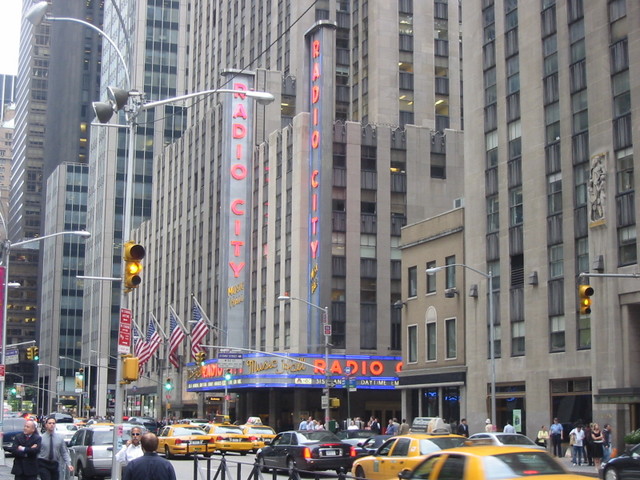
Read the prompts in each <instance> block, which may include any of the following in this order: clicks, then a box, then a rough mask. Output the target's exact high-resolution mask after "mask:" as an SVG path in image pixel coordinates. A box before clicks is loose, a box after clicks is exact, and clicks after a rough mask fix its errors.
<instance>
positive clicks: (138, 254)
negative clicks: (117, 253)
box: [122, 241, 145, 290]
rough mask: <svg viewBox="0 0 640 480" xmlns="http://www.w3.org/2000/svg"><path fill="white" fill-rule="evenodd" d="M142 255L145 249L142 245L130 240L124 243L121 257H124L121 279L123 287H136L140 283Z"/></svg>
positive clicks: (128, 288)
mask: <svg viewBox="0 0 640 480" xmlns="http://www.w3.org/2000/svg"><path fill="white" fill-rule="evenodd" d="M144 255H145V250H144V247H143V246H142V245H139V244H137V243H136V242H131V241H129V242H127V243H125V244H124V248H123V252H122V257H123V258H124V272H123V280H124V287H125V289H127V290H130V289H132V288H138V286H139V285H140V284H141V283H142V277H141V276H140V274H141V273H142V259H143V258H144Z"/></svg>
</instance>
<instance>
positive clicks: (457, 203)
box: [453, 197, 464, 208]
mask: <svg viewBox="0 0 640 480" xmlns="http://www.w3.org/2000/svg"><path fill="white" fill-rule="evenodd" d="M461 207H464V197H458V198H455V199H454V200H453V208H461Z"/></svg>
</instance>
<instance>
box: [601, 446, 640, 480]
mask: <svg viewBox="0 0 640 480" xmlns="http://www.w3.org/2000/svg"><path fill="white" fill-rule="evenodd" d="M602 472H603V475H602V478H604V480H637V479H638V478H640V444H638V445H636V446H635V447H633V448H632V449H631V450H629V451H628V452H625V453H623V454H621V455H619V456H618V457H615V458H612V459H611V460H609V461H608V462H607V463H605V464H604V466H603V470H602Z"/></svg>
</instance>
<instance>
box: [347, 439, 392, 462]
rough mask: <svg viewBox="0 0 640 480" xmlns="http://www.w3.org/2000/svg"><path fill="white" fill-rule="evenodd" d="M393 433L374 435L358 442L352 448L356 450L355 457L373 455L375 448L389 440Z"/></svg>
mask: <svg viewBox="0 0 640 480" xmlns="http://www.w3.org/2000/svg"><path fill="white" fill-rule="evenodd" d="M392 436H393V435H374V436H373V437H369V438H367V439H366V440H364V441H362V442H360V443H358V445H357V446H356V447H355V448H354V450H355V451H356V457H364V456H366V455H373V454H374V453H376V450H378V448H380V445H382V444H383V443H384V442H385V441H387V440H389V439H390V438H391V437H392Z"/></svg>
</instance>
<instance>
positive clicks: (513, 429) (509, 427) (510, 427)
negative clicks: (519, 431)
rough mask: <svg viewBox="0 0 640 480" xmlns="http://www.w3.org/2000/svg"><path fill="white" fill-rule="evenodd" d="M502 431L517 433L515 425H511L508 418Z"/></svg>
mask: <svg viewBox="0 0 640 480" xmlns="http://www.w3.org/2000/svg"><path fill="white" fill-rule="evenodd" d="M502 431H503V432H504V433H516V427H514V426H513V425H511V424H510V423H509V420H507V424H506V425H505V426H504V428H503V429H502Z"/></svg>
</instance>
